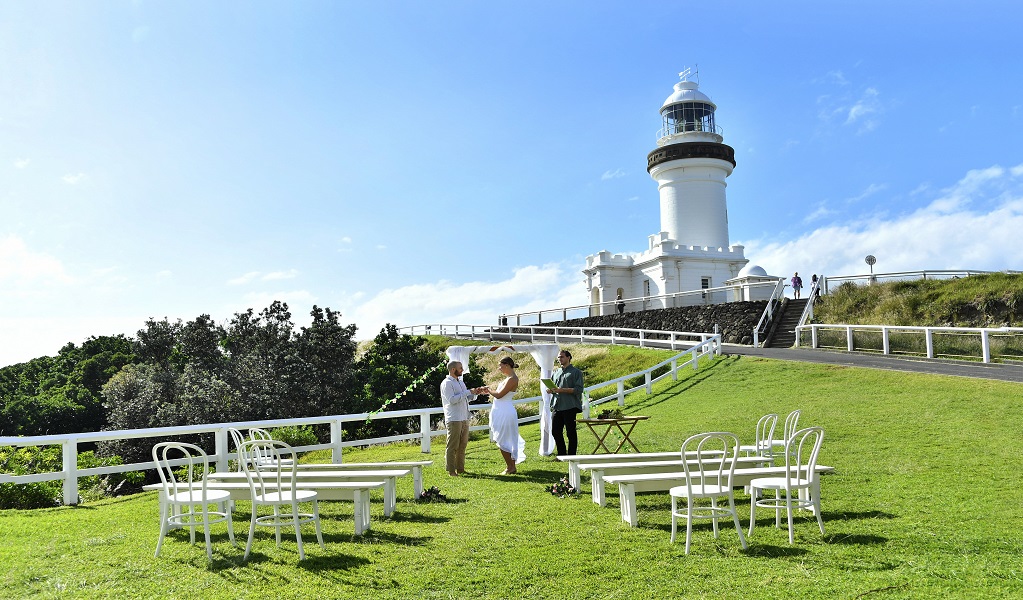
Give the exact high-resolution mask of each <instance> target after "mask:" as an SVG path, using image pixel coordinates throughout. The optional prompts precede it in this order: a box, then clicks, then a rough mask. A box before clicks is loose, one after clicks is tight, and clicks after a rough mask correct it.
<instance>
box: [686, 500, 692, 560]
mask: <svg viewBox="0 0 1023 600" xmlns="http://www.w3.org/2000/svg"><path fill="white" fill-rule="evenodd" d="M692 539H693V499H692V497H686V554H689V543H690V541H692Z"/></svg>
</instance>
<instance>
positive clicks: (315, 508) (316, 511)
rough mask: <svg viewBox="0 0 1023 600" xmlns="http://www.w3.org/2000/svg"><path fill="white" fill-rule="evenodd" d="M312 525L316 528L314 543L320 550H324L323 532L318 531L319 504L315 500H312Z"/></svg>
mask: <svg viewBox="0 0 1023 600" xmlns="http://www.w3.org/2000/svg"><path fill="white" fill-rule="evenodd" d="M313 524H314V525H315V526H316V541H318V542H319V543H320V548H326V546H325V545H323V531H322V530H321V529H320V503H319V501H317V500H313Z"/></svg>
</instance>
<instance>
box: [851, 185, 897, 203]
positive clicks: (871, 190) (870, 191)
mask: <svg viewBox="0 0 1023 600" xmlns="http://www.w3.org/2000/svg"><path fill="white" fill-rule="evenodd" d="M887 187H888V185H887V184H884V183H872V184H870V185H868V186H867V189H865V190H863V191H862V192H860V194H859V195H857V196H853V197H852V198H846V200H845V201H846V202H848V203H849V204H853V203H855V202H859V201H860V200H865V199H866V198H869V197H870V196H873V195H874V194H876V193H878V192H880V191H883V190H884V189H885V188H887Z"/></svg>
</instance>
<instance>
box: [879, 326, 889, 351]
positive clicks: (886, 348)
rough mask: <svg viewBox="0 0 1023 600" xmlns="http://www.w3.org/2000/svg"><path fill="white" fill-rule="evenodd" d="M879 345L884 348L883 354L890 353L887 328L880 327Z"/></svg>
mask: <svg viewBox="0 0 1023 600" xmlns="http://www.w3.org/2000/svg"><path fill="white" fill-rule="evenodd" d="M881 347H882V348H883V349H884V353H885V354H891V347H890V345H889V344H888V328H887V327H882V328H881Z"/></svg>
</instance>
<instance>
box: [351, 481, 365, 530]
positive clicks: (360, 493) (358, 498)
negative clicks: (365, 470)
mask: <svg viewBox="0 0 1023 600" xmlns="http://www.w3.org/2000/svg"><path fill="white" fill-rule="evenodd" d="M367 494H368V492H366V491H365V490H355V491H354V493H353V500H354V503H355V535H362V534H363V533H364V532H365V531H364V523H363V520H364V519H365V516H364V515H363V513H364V512H365V511H366V507H365V497H364V496H365V495H367Z"/></svg>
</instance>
